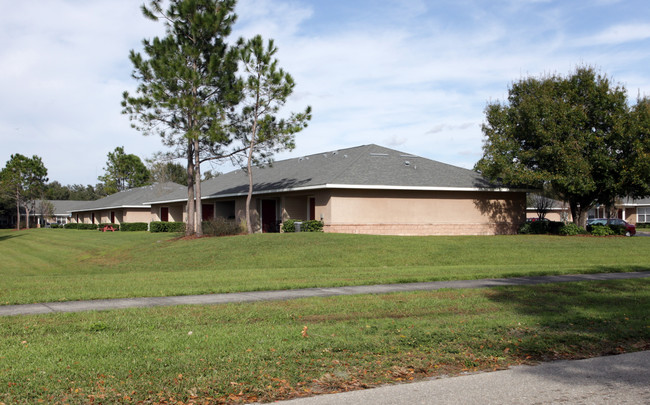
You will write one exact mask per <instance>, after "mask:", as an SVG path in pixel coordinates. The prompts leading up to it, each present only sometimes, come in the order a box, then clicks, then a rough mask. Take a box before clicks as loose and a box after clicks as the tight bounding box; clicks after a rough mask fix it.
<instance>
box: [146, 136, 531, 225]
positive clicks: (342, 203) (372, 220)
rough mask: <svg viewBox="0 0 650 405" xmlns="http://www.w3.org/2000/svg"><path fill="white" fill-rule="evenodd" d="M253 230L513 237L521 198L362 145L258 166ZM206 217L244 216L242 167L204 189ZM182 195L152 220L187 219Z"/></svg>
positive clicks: (165, 201) (462, 173)
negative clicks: (318, 226) (309, 226)
mask: <svg viewBox="0 0 650 405" xmlns="http://www.w3.org/2000/svg"><path fill="white" fill-rule="evenodd" d="M253 179H254V187H253V190H254V192H253V199H252V201H251V212H252V222H253V228H254V229H255V230H256V231H258V232H278V231H279V230H280V225H281V223H282V222H283V221H285V220H287V219H297V220H309V219H316V220H321V221H323V223H324V231H325V232H343V233H363V234H381V235H495V234H510V233H515V232H516V230H517V228H518V226H519V225H520V224H521V223H522V222H523V221H524V220H525V212H526V193H525V191H522V190H509V189H507V188H504V187H500V186H496V185H493V184H490V183H489V182H487V181H486V180H485V179H483V178H482V177H481V176H480V175H479V174H478V173H476V172H473V171H471V170H467V169H463V168H460V167H455V166H451V165H447V164H444V163H440V162H436V161H433V160H430V159H425V158H422V157H419V156H415V155H411V154H407V153H403V152H399V151H396V150H392V149H388V148H383V147H381V146H377V145H364V146H360V147H356V148H350V149H344V150H338V151H332V152H325V153H319V154H314V155H310V156H304V157H300V158H294V159H288V160H283V161H278V162H275V163H274V164H273V166H272V167H267V168H255V169H254V172H253ZM201 188H202V192H203V197H202V204H203V206H202V208H203V219H204V220H207V219H210V218H213V217H224V218H229V219H234V220H237V221H243V220H244V219H245V208H246V207H245V204H246V202H245V201H246V192H247V190H248V177H247V176H246V173H245V172H244V171H242V170H236V171H233V172H230V173H227V174H223V175H220V176H217V177H215V178H213V179H210V180H207V181H205V182H203V183H202V185H201ZM186 202H187V192H186V190H182V191H181V190H179V191H176V192H172V193H170V194H167V195H164V196H161V197H160V198H159V199H154V200H150V201H147V202H146V204H148V205H150V207H151V213H150V214H151V218H152V220H155V221H158V220H162V221H165V220H166V221H180V220H183V221H185V220H186V218H185V217H184V215H185V214H184V212H185V204H186Z"/></svg>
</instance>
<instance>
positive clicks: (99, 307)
mask: <svg viewBox="0 0 650 405" xmlns="http://www.w3.org/2000/svg"><path fill="white" fill-rule="evenodd" d="M645 277H650V271H643V272H634V273H601V274H575V275H564V276H536V277H513V278H490V279H481V280H458V281H432V282H424V283H406V284H379V285H365V286H351V287H330V288H302V289H296V290H280V291H257V292H241V293H230V294H206V295H185V296H175V297H142V298H117V299H106V300H89V301H67V302H48V303H39V304H25V305H1V306H0V316H13V315H32V314H47V313H55V312H83V311H104V310H110V309H121V308H146V307H158V306H171V305H214V304H226V303H236V302H258V301H282V300H291V299H297V298H306V297H331V296H336V295H356V294H386V293H393V292H405V291H432V290H439V289H443V288H452V289H457V288H488V287H499V286H509V285H533V284H545V283H566V282H575V281H595V280H623V279H632V278H645Z"/></svg>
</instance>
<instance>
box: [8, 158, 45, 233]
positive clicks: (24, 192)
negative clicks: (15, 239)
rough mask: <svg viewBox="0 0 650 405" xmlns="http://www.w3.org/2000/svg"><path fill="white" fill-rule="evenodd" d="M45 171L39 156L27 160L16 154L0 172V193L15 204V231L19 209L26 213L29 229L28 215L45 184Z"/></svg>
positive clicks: (18, 227)
mask: <svg viewBox="0 0 650 405" xmlns="http://www.w3.org/2000/svg"><path fill="white" fill-rule="evenodd" d="M47 180H48V179H47V169H46V168H45V165H44V164H43V160H42V159H41V158H40V157H39V156H36V155H34V156H32V157H31V158H28V157H26V156H23V155H21V154H20V153H16V154H15V155H11V158H10V159H9V161H7V164H6V166H5V167H4V169H2V171H0V191H2V193H3V194H5V195H7V196H8V197H10V198H12V199H13V200H14V201H15V203H16V218H18V220H17V221H16V223H17V229H20V207H23V208H24V209H25V211H26V214H27V216H26V218H27V222H26V226H27V228H29V214H30V212H31V211H33V210H34V209H35V201H36V199H38V198H40V197H41V196H42V194H43V192H44V190H45V183H46V182H47Z"/></svg>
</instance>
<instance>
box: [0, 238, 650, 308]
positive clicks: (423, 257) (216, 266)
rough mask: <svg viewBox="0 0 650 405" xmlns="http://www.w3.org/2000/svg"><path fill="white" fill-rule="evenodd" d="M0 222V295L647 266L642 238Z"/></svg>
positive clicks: (43, 296)
mask: <svg viewBox="0 0 650 405" xmlns="http://www.w3.org/2000/svg"><path fill="white" fill-rule="evenodd" d="M177 236H178V235H169V234H151V233H148V232H115V233H102V232H95V231H78V230H55V229H41V230H31V231H23V232H15V231H7V230H5V231H0V257H3V258H8V260H2V261H0V277H2V280H3V283H2V284H1V285H0V303H2V304H21V303H32V302H46V301H63V300H82V299H102V298H126V297H142V296H162V295H192V294H207V293H224V292H239V291H257V290H276V289H294V288H307V287H338V286H344V285H369V284H382V283H405V282H420V281H442V280H460V279H478V278H490V277H513V276H526V275H544V274H571V273H597V272H620V271H642V270H648V269H650V249H649V248H650V238H624V237H617V238H590V237H557V236H524V235H521V236H497V237H494V236H459V237H443V236H439V237H397V236H368V235H342V234H323V233H319V234H309V233H299V234H263V235H262V234H260V235H251V236H237V237H223V238H203V239H199V240H183V239H178V238H177Z"/></svg>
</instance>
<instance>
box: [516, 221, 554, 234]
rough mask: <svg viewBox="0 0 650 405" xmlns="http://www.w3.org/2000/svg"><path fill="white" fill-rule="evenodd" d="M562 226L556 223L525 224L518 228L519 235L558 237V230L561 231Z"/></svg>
mask: <svg viewBox="0 0 650 405" xmlns="http://www.w3.org/2000/svg"><path fill="white" fill-rule="evenodd" d="M563 226H564V223H562V222H556V221H532V222H525V223H524V224H522V225H521V226H520V227H519V233H520V234H528V235H546V234H551V235H559V234H560V229H562V227H563Z"/></svg>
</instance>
